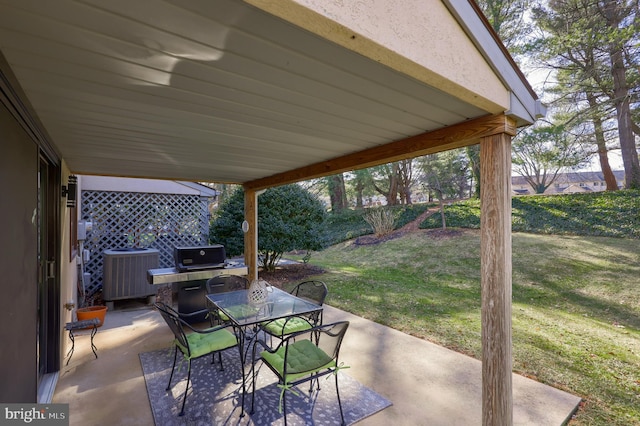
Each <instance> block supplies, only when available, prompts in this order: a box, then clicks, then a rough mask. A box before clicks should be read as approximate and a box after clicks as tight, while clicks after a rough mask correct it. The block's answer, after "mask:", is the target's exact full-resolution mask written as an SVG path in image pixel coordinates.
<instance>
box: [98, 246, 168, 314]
mask: <svg viewBox="0 0 640 426" xmlns="http://www.w3.org/2000/svg"><path fill="white" fill-rule="evenodd" d="M159 256H160V252H159V251H158V250H156V249H149V248H147V249H138V248H126V249H112V250H105V251H104V253H103V279H102V297H103V299H104V300H105V301H107V302H112V301H114V300H119V299H136V298H140V297H147V296H154V295H155V294H156V291H157V288H156V287H154V286H153V285H152V284H149V282H148V281H147V271H148V270H149V269H156V268H158V264H159Z"/></svg>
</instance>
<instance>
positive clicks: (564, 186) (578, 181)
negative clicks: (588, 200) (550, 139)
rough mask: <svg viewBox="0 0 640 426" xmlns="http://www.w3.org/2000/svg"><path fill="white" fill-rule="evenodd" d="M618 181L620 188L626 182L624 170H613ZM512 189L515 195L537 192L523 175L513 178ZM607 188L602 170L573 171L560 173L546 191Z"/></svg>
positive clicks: (599, 189)
mask: <svg viewBox="0 0 640 426" xmlns="http://www.w3.org/2000/svg"><path fill="white" fill-rule="evenodd" d="M613 174H614V175H615V177H616V181H617V182H618V188H621V187H622V186H623V184H624V170H616V171H614V172H613ZM511 189H512V191H513V194H514V195H530V194H535V190H534V189H533V188H532V187H531V185H529V183H528V182H527V181H526V179H525V178H524V177H523V176H513V177H512V178H511ZM606 189H607V184H606V183H605V181H604V176H603V174H602V172H572V173H560V174H558V178H557V179H556V180H555V181H554V182H553V184H552V185H551V186H550V187H549V188H547V190H546V191H545V192H544V194H545V195H551V194H574V193H577V192H600V191H604V190H606Z"/></svg>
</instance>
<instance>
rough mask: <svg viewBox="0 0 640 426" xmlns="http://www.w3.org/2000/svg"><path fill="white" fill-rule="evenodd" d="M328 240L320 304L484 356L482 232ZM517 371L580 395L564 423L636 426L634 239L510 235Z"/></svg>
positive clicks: (638, 333) (639, 340)
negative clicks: (369, 241) (371, 241)
mask: <svg viewBox="0 0 640 426" xmlns="http://www.w3.org/2000/svg"><path fill="white" fill-rule="evenodd" d="M436 231H437V230H433V231H419V232H414V233H410V234H407V235H405V236H404V237H402V238H397V239H392V240H389V241H386V242H382V243H380V244H376V245H367V246H355V245H353V244H352V242H344V243H340V244H337V245H334V246H332V247H330V248H328V249H326V250H324V251H322V252H319V253H314V255H313V256H312V258H311V260H310V263H311V264H312V265H318V266H321V267H323V268H325V269H326V271H327V272H326V273H325V274H323V275H322V277H321V279H323V280H324V281H325V282H326V283H327V284H328V286H329V297H328V299H327V303H328V304H331V305H333V306H336V307H338V308H340V309H344V310H346V311H349V312H352V313H354V314H356V315H359V316H362V317H364V318H368V319H370V320H373V321H376V322H378V323H381V324H385V325H388V326H390V327H393V328H396V329H398V330H401V331H403V332H405V333H409V334H412V335H415V336H418V337H421V338H424V339H428V340H430V341H433V342H435V343H438V344H441V345H443V346H446V347H448V348H451V349H454V350H456V351H459V352H462V353H465V354H469V355H471V356H473V357H476V358H480V355H481V354H480V351H481V337H480V330H481V324H480V255H479V250H480V239H479V233H478V231H476V230H457V231H458V232H456V233H453V234H452V236H450V237H443V236H442V234H441V233H438V232H436ZM513 368H514V371H515V372H517V373H520V374H522V375H525V376H527V377H531V378H534V379H535V380H538V381H540V382H542V383H546V384H549V385H551V386H555V387H557V388H560V389H563V390H566V391H568V392H571V393H573V394H576V395H579V396H581V397H582V398H583V399H584V400H585V404H584V406H582V407H581V408H580V410H579V411H578V413H577V415H576V417H575V419H574V420H572V421H571V423H570V424H571V425H632V424H640V240H638V239H623V238H609V237H594V236H579V237H578V236H557V235H535V234H524V233H514V234H513Z"/></svg>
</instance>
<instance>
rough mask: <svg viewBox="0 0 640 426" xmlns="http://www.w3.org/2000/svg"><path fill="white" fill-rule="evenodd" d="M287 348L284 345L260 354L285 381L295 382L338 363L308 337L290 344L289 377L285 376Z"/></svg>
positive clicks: (288, 358)
mask: <svg viewBox="0 0 640 426" xmlns="http://www.w3.org/2000/svg"><path fill="white" fill-rule="evenodd" d="M285 349H286V348H285V346H282V347H280V349H278V350H277V351H276V352H273V353H272V352H269V351H263V352H262V353H261V354H260V356H261V357H262V359H263V360H264V362H266V363H267V364H269V365H270V366H271V367H272V368H273V369H274V370H275V371H277V372H278V375H279V376H280V377H281V378H283V379H284V383H290V382H293V381H295V380H297V379H299V378H301V377H304V376H306V375H308V374H311V373H315V372H317V371H320V370H324V369H325V368H331V367H335V365H336V363H335V361H334V360H333V359H331V357H330V356H329V355H327V354H326V353H325V352H324V351H323V350H322V349H320V348H319V347H317V346H316V345H315V344H313V342H311V341H310V340H307V339H304V340H299V341H297V342H294V343H291V344H290V345H289V352H288V356H287V377H284V354H285Z"/></svg>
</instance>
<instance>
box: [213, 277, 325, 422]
mask: <svg viewBox="0 0 640 426" xmlns="http://www.w3.org/2000/svg"><path fill="white" fill-rule="evenodd" d="M266 295H267V297H266V299H265V300H264V302H261V303H259V304H255V303H251V302H250V301H249V290H237V291H230V292H226V293H214V294H208V295H207V299H208V300H209V301H210V302H211V303H212V304H213V305H214V307H215V308H217V309H219V310H220V311H222V312H223V313H224V314H225V315H226V316H227V317H229V321H230V322H231V323H232V325H233V327H234V329H236V330H238V333H237V334H238V343H239V346H240V364H241V365H242V414H241V416H244V394H245V382H246V377H245V371H244V367H245V363H246V358H247V353H248V347H247V348H245V344H246V341H247V338H248V337H247V336H248V334H249V333H253V335H252V336H250V337H249V340H251V339H252V338H254V337H255V336H257V333H258V332H259V329H260V326H261V325H262V324H264V323H268V322H270V321H274V320H277V319H281V318H289V317H295V316H305V317H306V316H309V315H312V314H314V313H317V312H321V311H322V306H321V305H317V304H315V303H313V302H309V301H307V300H304V299H301V298H299V297H297V296H294V295H292V294H289V293H287V292H286V291H282V290H280V289H278V288H275V287H271V286H269V287H267V292H266Z"/></svg>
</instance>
